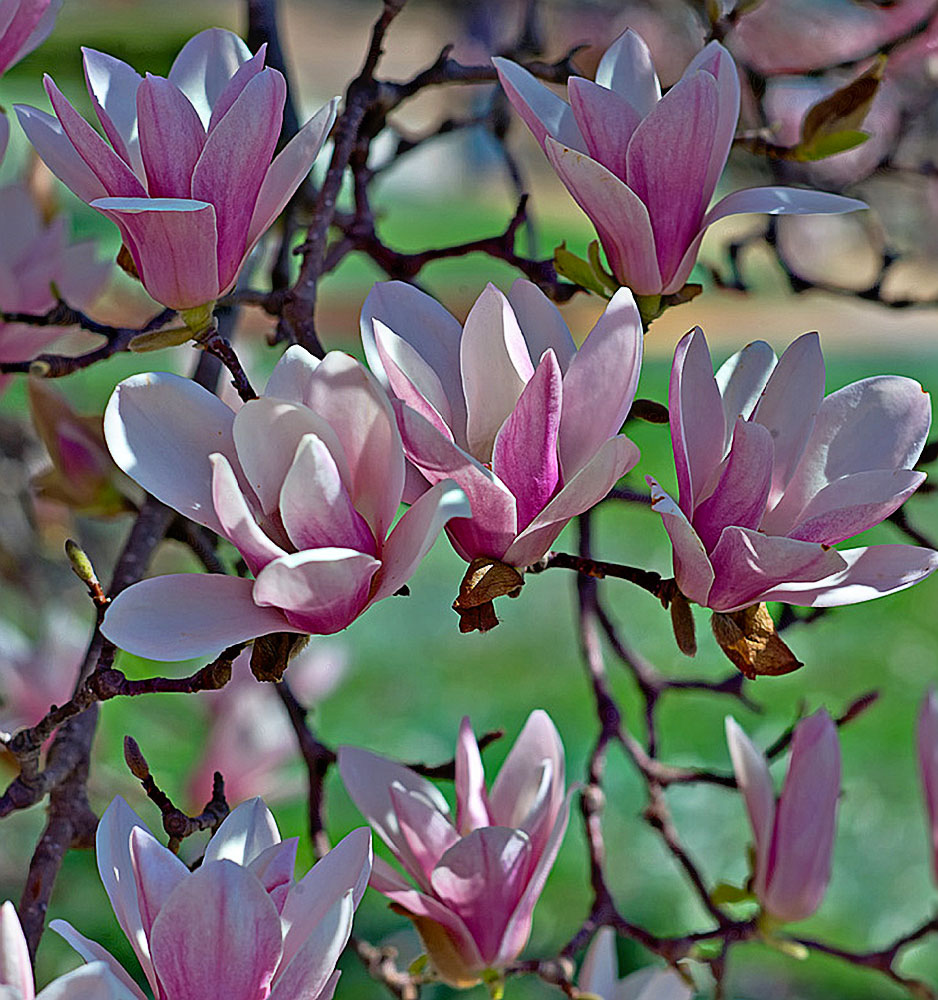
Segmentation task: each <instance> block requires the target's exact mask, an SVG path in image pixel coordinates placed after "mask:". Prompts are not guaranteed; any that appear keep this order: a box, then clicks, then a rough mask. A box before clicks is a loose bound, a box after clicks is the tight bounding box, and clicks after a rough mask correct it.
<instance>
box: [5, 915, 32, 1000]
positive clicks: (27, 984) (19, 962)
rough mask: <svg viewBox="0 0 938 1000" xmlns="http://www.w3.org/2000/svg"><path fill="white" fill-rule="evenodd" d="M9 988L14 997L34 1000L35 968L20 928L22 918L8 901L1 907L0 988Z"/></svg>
mask: <svg viewBox="0 0 938 1000" xmlns="http://www.w3.org/2000/svg"><path fill="white" fill-rule="evenodd" d="M5 986H9V987H12V989H13V995H14V996H16V995H17V994H19V995H20V996H21V997H22V1000H33V997H34V996H35V989H34V986H33V967H32V965H31V964H30V961H29V948H28V947H27V946H26V938H25V937H24V936H23V928H22V927H20V918H19V917H18V916H17V914H16V909H15V908H14V906H13V904H12V903H11V902H10V901H9V900H7V901H6V902H5V903H3V905H2V906H0V987H5Z"/></svg>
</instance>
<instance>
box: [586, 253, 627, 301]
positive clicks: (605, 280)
mask: <svg viewBox="0 0 938 1000" xmlns="http://www.w3.org/2000/svg"><path fill="white" fill-rule="evenodd" d="M586 253H587V256H588V257H589V262H590V267H592V269H593V273H594V274H595V275H596V277H597V278H598V279H599V281H600V282H602V284H604V285H605V286H606V288H608V289H609V291H610V292H612V293H613V294H615V293H616V292H617V291H618V290H619V288H620V285H619V282H618V281H616V279H615V278H614V277H613V276H612V275H611V274H610V273H609V272H608V271H607V270H606V269H605V268H604V267H603V262H602V260H601V259H600V256H599V240H593V242H592V243H590V245H589V246H588V247H587V249H586Z"/></svg>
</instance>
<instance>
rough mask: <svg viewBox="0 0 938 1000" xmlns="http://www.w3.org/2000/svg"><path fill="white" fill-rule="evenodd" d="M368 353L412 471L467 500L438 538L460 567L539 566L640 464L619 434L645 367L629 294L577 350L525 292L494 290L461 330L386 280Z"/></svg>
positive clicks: (365, 335)
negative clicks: (489, 562) (392, 405)
mask: <svg viewBox="0 0 938 1000" xmlns="http://www.w3.org/2000/svg"><path fill="white" fill-rule="evenodd" d="M362 340H363V342H364V346H365V354H366V356H367V358H368V361H369V363H370V365H371V367H372V370H373V371H375V372H376V373H377V374H378V377H379V378H380V379H382V381H383V382H384V383H385V385H386V386H388V388H389V390H390V391H391V392H392V393H393V394H394V395H395V396H396V397H397V399H398V400H399V401H400V402H399V403H398V404H396V409H397V417H398V423H399V426H400V429H401V434H402V436H403V439H404V449H405V451H406V453H407V457H408V459H410V461H411V462H412V463H413V464H414V466H415V467H416V468H417V469H418V470H419V472H420V473H421V474H422V475H423V476H424V477H425V478H426V480H427V481H429V482H430V483H437V482H439V481H440V480H441V479H443V478H445V477H448V478H452V479H454V480H455V481H456V482H457V483H458V484H459V485H460V486H461V487H462V489H463V490H464V491H465V493H466V496H468V497H469V502H470V504H471V505H472V517H471V519H462V518H460V519H457V520H453V521H451V522H450V523H449V524H448V525H447V528H446V531H447V534H448V535H449V537H450V541H452V543H453V545H454V547H455V548H456V551H457V552H458V553H459V554H460V555H461V556H462V557H463V558H464V559H466V560H467V561H468V562H471V561H472V560H473V559H474V558H476V557H477V556H488V557H492V558H495V559H499V560H501V561H502V562H506V563H509V564H510V565H513V566H527V565H529V564H530V563H533V562H535V561H536V560H538V559H539V558H540V557H541V556H542V555H544V553H545V552H547V550H548V549H549V548H550V546H551V545H552V543H553V542H554V540H555V539H556V537H557V536H558V535H559V534H560V532H561V530H562V529H563V527H564V525H565V524H566V523H567V522H568V521H569V520H570V518H572V517H574V516H575V515H577V514H580V513H582V512H583V511H584V510H587V509H588V508H590V507H592V506H593V504H595V503H597V502H598V501H599V500H601V499H602V498H603V497H604V496H605V495H606V494H607V493H608V492H609V489H610V488H611V487H612V486H613V484H614V483H615V482H616V480H617V479H618V478H619V477H620V476H623V475H625V473H626V472H628V471H629V469H631V468H632V467H633V466H634V465H635V464H636V462H637V461H638V458H639V453H638V449H637V448H636V447H635V445H634V444H632V442H631V441H630V440H629V439H628V438H627V437H625V436H624V435H620V434H619V430H620V428H621V427H622V423H623V421H624V420H625V417H626V415H627V414H628V411H629V407H630V406H631V405H632V399H633V397H634V395H635V389H636V386H637V384H638V374H639V369H640V367H641V361H642V325H641V318H640V317H639V314H638V310H637V309H636V307H635V302H634V300H633V298H632V295H631V293H630V292H629V291H628V290H627V289H623V290H621V291H619V292H618V293H617V294H616V295H615V296H614V297H613V299H612V301H611V302H610V303H609V305H608V306H607V308H606V311H605V312H604V313H603V315H602V316H601V317H600V318H599V320H598V321H597V323H596V325H595V326H594V327H593V329H592V330H591V331H590V333H589V335H588V336H587V338H586V340H585V341H584V342H583V346H582V347H581V348H580V349H579V350H577V348H576V345H575V343H574V341H573V338H572V337H571V336H570V331H569V329H568V328H567V325H566V323H565V322H564V320H563V318H562V317H561V315H560V312H559V311H558V310H557V308H556V306H554V305H553V303H552V302H550V300H549V299H548V298H547V297H546V296H545V295H544V294H543V293H542V292H541V291H540V289H538V288H537V286H536V285H533V284H532V283H531V282H529V281H523V280H521V281H516V282H515V283H514V284H513V285H512V287H511V291H510V292H509V293H508V295H507V296H505V295H503V294H502V293H501V292H500V291H499V290H498V289H497V288H495V287H494V286H493V285H489V286H488V287H487V288H486V289H485V291H483V292H482V294H481V295H480V296H479V298H478V299H477V300H476V303H475V305H474V306H473V307H472V309H471V310H470V312H469V315H468V316H467V317H466V322H465V325H464V326H460V324H459V322H458V320H456V319H454V318H453V317H452V316H451V315H450V314H449V313H448V312H447V311H446V310H445V309H443V307H442V306H440V304H439V303H438V302H436V301H435V300H434V299H431V298H430V297H429V296H427V295H425V294H424V293H423V292H420V291H418V290H417V289H416V288H414V287H413V286H412V285H407V284H404V283H402V282H398V281H392V282H387V283H384V284H377V285H375V286H374V288H373V289H372V291H371V292H370V294H369V295H368V298H367V299H366V300H365V305H364V308H363V309H362ZM401 404H403V405H401ZM423 485H424V487H425V486H426V483H424V484H423Z"/></svg>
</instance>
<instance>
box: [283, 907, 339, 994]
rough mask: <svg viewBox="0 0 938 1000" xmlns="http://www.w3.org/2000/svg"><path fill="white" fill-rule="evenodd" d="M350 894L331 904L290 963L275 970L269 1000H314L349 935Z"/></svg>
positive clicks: (332, 971) (332, 970) (329, 975)
mask: <svg viewBox="0 0 938 1000" xmlns="http://www.w3.org/2000/svg"><path fill="white" fill-rule="evenodd" d="M354 909H355V907H354V904H353V902H352V893H351V891H349V892H347V893H346V894H345V895H344V896H342V898H341V899H339V900H338V901H337V902H335V903H334V904H333V905H332V907H331V908H330V909H329V910H328V912H327V913H326V914H325V916H323V918H322V919H321V920H320V921H319V922H318V924H317V925H316V927H315V928H314V930H313V931H312V933H310V935H309V936H308V937H307V938H306V940H305V941H304V942H303V943H302V945H301V946H300V948H299V949H298V951H297V952H296V954H295V955H294V957H293V958H292V959H291V960H290V962H289V963H288V964H287V965H286V966H285V967H282V968H281V969H280V970H278V972H277V975H276V978H275V981H274V988H273V990H272V991H271V994H270V998H271V1000H298V998H300V997H304V998H305V997H309V998H310V1000H318V998H319V997H320V994H321V993H322V991H323V989H324V988H325V986H326V984H327V982H328V981H329V979H330V977H331V976H332V975H333V973H334V972H335V966H336V962H338V960H339V956H340V955H341V954H342V952H343V950H344V949H345V946H346V944H347V943H348V939H349V936H350V935H351V933H352V916H353V913H354Z"/></svg>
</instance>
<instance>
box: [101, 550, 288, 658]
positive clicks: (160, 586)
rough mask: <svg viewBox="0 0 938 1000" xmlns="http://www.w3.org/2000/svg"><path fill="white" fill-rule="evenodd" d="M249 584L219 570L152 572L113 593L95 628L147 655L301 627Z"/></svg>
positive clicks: (183, 653) (211, 647)
mask: <svg viewBox="0 0 938 1000" xmlns="http://www.w3.org/2000/svg"><path fill="white" fill-rule="evenodd" d="M271 565H274V564H273V563H272V564H271ZM253 587H254V581H253V580H244V579H241V578H239V577H234V576H222V575H220V574H207V575H205V576H201V575H198V574H195V573H177V574H170V575H168V576H155V577H152V578H151V579H149V580H142V581H141V582H140V583H135V584H134V585H133V586H132V587H128V588H127V590H124V591H122V592H121V593H120V594H118V595H117V597H116V598H115V599H114V601H113V602H112V603H111V605H110V606H109V608H108V610H107V614H106V615H105V621H104V623H103V624H102V626H101V631H102V632H103V633H104V635H105V636H107V638H108V639H110V640H111V642H113V643H114V644H115V645H116V646H119V647H120V648H121V649H126V650H127V651H128V652H129V653H135V654H136V655H137V656H145V657H146V658H147V659H149V660H188V659H191V658H192V657H196V656H209V655H212V654H215V653H218V652H219V651H220V650H222V649H224V648H225V647H226V646H230V645H232V644H233V643H236V642H243V641H244V640H245V639H254V638H256V637H257V636H259V635H268V634H269V633H271V632H304V631H306V629H304V628H302V627H295V626H293V625H291V624H290V622H289V621H288V620H287V619H286V617H285V616H284V614H283V612H281V611H280V610H279V608H275V607H264V606H261V605H259V604H257V603H255V601H254V598H253V596H252V590H253Z"/></svg>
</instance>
